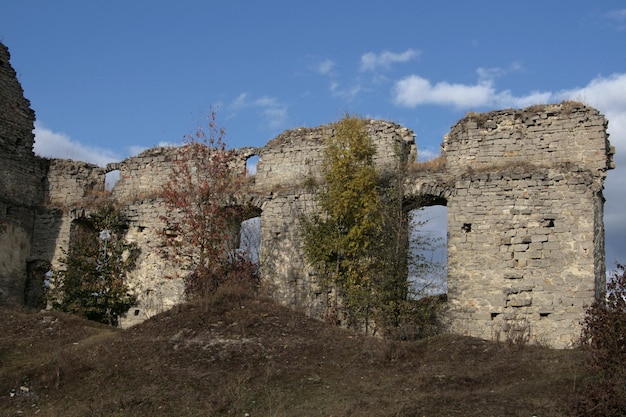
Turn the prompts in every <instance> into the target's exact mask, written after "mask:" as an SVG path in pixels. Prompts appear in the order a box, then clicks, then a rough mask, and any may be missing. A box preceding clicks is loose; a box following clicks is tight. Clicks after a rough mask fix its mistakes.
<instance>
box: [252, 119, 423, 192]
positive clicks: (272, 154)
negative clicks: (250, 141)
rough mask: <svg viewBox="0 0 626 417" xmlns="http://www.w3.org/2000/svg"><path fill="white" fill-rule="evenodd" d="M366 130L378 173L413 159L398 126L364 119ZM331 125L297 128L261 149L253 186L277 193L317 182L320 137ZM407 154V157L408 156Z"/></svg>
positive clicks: (408, 134) (411, 145)
mask: <svg viewBox="0 0 626 417" xmlns="http://www.w3.org/2000/svg"><path fill="white" fill-rule="evenodd" d="M366 131H367V133H368V135H369V136H370V137H371V138H372V139H373V141H374V144H375V146H376V154H375V156H374V163H375V164H376V165H377V166H378V167H379V168H380V169H381V170H392V171H393V170H396V169H398V167H399V164H401V163H404V161H406V159H407V158H413V159H416V150H415V141H414V137H415V135H414V134H413V132H412V131H410V130H409V129H407V128H405V127H402V126H400V125H398V124H395V123H391V122H386V121H381V120H368V123H367V124H366ZM332 134H333V126H332V125H326V126H320V127H315V128H299V129H294V130H288V131H286V132H283V133H282V134H280V135H279V136H278V137H276V138H275V139H273V140H271V141H270V142H269V143H268V144H267V145H266V146H265V147H263V148H261V150H260V155H259V162H258V164H257V170H256V175H255V183H256V187H257V189H258V190H259V191H261V190H272V189H276V191H280V190H281V189H285V188H290V187H291V188H293V187H297V188H299V187H302V185H303V184H304V185H306V182H308V181H311V180H313V181H315V182H318V183H319V182H321V181H322V172H323V169H322V168H323V162H324V138H326V137H329V136H331V135H332ZM409 155H410V156H409Z"/></svg>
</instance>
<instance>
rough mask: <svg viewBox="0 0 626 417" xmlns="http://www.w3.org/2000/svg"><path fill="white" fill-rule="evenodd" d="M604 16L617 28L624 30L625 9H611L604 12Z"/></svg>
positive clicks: (625, 25) (625, 21) (625, 27)
mask: <svg viewBox="0 0 626 417" xmlns="http://www.w3.org/2000/svg"><path fill="white" fill-rule="evenodd" d="M606 18H607V19H608V20H609V21H610V22H611V23H612V24H614V25H616V28H617V30H619V31H622V30H626V9H618V10H612V11H610V12H608V13H607V14H606Z"/></svg>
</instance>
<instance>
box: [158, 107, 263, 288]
mask: <svg viewBox="0 0 626 417" xmlns="http://www.w3.org/2000/svg"><path fill="white" fill-rule="evenodd" d="M224 137H225V131H224V129H223V128H220V127H218V125H217V123H216V114H215V112H213V113H211V115H210V116H209V121H208V131H205V130H204V129H201V128H199V129H198V130H197V131H196V133H195V134H193V135H190V136H188V137H187V138H186V142H185V145H184V146H183V147H182V148H181V149H180V153H179V157H178V160H177V162H176V164H175V166H174V171H173V172H172V174H171V176H170V179H169V181H168V183H167V185H166V186H165V189H164V191H163V196H164V198H165V201H166V204H167V207H168V215H167V216H163V217H162V220H163V221H164V222H165V225H166V227H165V229H164V231H163V238H164V242H165V254H166V256H167V257H168V258H169V259H170V260H172V261H173V262H174V263H175V264H176V265H177V266H178V267H180V268H181V269H182V270H184V272H185V291H186V294H187V296H188V297H191V298H193V297H197V296H206V295H208V294H211V293H214V292H215V291H216V290H217V289H218V288H220V287H221V286H223V285H224V284H225V283H226V282H227V281H228V280H229V279H231V281H232V280H234V277H236V280H238V281H240V284H241V285H244V284H245V285H252V283H251V282H250V281H254V280H256V279H257V277H256V268H255V266H254V265H253V264H252V261H251V260H250V259H249V257H247V256H245V254H242V253H239V252H238V251H237V246H238V240H239V236H238V232H239V224H240V218H241V216H240V213H241V208H240V207H238V206H237V204H236V199H235V195H236V193H237V191H238V190H239V188H240V187H241V186H242V184H243V181H244V179H245V168H242V169H241V170H240V169H239V167H238V164H237V160H236V155H235V153H234V151H233V150H230V149H227V148H226V142H225V140H224Z"/></svg>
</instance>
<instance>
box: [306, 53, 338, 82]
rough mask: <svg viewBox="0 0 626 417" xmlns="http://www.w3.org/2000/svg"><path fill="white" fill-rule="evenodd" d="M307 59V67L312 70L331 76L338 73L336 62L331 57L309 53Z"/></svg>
mask: <svg viewBox="0 0 626 417" xmlns="http://www.w3.org/2000/svg"><path fill="white" fill-rule="evenodd" d="M305 60H306V68H307V70H308V71H310V72H314V73H315V74H318V75H325V76H331V77H332V76H335V75H336V72H335V68H336V63H335V61H333V60H332V59H330V58H322V57H319V56H317V55H307V56H306V57H305Z"/></svg>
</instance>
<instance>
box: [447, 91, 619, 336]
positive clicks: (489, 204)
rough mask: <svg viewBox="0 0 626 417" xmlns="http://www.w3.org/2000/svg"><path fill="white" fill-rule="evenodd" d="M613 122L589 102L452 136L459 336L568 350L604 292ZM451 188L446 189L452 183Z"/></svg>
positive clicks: (460, 129)
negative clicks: (586, 314)
mask: <svg viewBox="0 0 626 417" xmlns="http://www.w3.org/2000/svg"><path fill="white" fill-rule="evenodd" d="M606 127H607V121H606V120H605V118H604V117H603V116H602V115H601V114H599V113H598V111H596V110H594V109H591V108H588V107H585V106H582V105H580V104H578V103H571V102H566V103H563V104H561V105H548V106H534V107H531V108H527V109H524V110H504V111H498V112H492V113H487V114H480V115H477V114H470V115H468V116H467V117H465V118H464V119H463V120H461V121H459V122H458V123H457V124H456V125H454V126H453V127H452V129H451V132H450V134H449V135H447V137H446V138H445V140H444V144H443V152H442V156H443V158H445V160H446V163H447V170H446V173H445V175H444V177H443V178H439V180H438V183H439V185H438V188H439V189H440V190H441V189H445V188H446V187H449V191H448V192H447V193H446V195H445V199H446V200H447V206H448V300H449V307H450V318H451V321H452V322H451V325H452V330H454V331H456V332H459V333H465V334H468V335H472V336H477V337H483V338H498V337H499V338H520V337H521V338H529V339H530V340H531V341H533V340H535V341H540V342H544V341H545V342H548V343H550V344H552V345H553V346H559V347H564V346H567V345H568V344H570V343H571V342H572V341H573V339H574V338H575V337H576V336H577V335H578V328H579V323H580V321H581V319H582V318H583V315H584V307H585V306H586V305H590V304H591V303H592V302H593V301H594V299H595V298H596V297H598V296H601V294H602V293H603V291H604V288H605V270H604V268H605V267H604V227H603V220H602V212H603V209H602V207H603V202H604V199H603V196H602V189H603V182H604V179H605V177H606V175H607V170H609V169H611V168H612V167H613V162H612V154H613V153H614V149H612V148H611V147H610V145H609V142H608V135H607V133H606ZM442 184H443V185H442Z"/></svg>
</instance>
